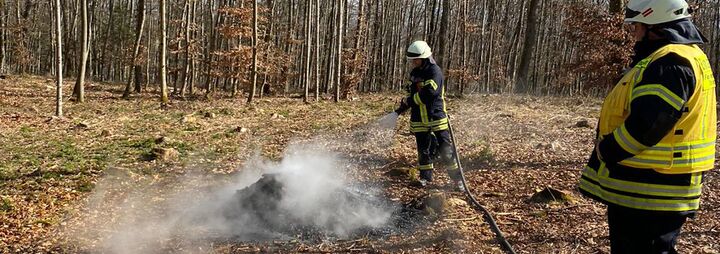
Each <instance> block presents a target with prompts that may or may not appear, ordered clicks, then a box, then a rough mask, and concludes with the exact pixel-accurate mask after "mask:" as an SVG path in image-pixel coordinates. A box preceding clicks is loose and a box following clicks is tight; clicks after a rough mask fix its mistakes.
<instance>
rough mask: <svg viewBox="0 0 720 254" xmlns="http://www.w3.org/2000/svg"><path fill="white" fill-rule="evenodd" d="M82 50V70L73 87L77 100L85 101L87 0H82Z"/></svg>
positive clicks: (87, 26)
mask: <svg viewBox="0 0 720 254" xmlns="http://www.w3.org/2000/svg"><path fill="white" fill-rule="evenodd" d="M81 5H82V6H81V7H80V8H82V52H80V70H79V72H78V74H77V75H78V76H77V82H75V88H74V89H73V95H74V96H75V100H76V101H77V102H80V103H82V102H85V70H87V60H88V53H89V52H88V43H89V42H88V33H89V32H88V28H89V25H88V9H87V7H88V6H87V0H82V4H81Z"/></svg>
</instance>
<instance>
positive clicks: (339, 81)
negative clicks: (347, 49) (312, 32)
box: [335, 0, 345, 102]
mask: <svg viewBox="0 0 720 254" xmlns="http://www.w3.org/2000/svg"><path fill="white" fill-rule="evenodd" d="M337 4H338V12H337V14H338V16H337V19H338V23H337V34H338V37H337V59H336V60H337V64H336V65H335V67H336V70H335V71H336V77H335V102H339V101H340V89H341V86H342V74H343V71H342V55H343V31H344V30H345V29H344V28H343V24H344V23H343V18H344V17H345V15H344V11H345V0H337Z"/></svg>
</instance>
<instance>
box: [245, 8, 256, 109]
mask: <svg viewBox="0 0 720 254" xmlns="http://www.w3.org/2000/svg"><path fill="white" fill-rule="evenodd" d="M252 2H253V39H252V61H253V63H252V65H253V67H252V90H250V94H249V95H248V100H247V102H248V103H252V100H253V97H255V93H256V91H255V90H257V74H258V73H257V71H258V68H257V64H258V52H257V50H258V6H257V1H256V0H253V1H252Z"/></svg>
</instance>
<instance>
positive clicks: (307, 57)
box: [303, 1, 313, 103]
mask: <svg viewBox="0 0 720 254" xmlns="http://www.w3.org/2000/svg"><path fill="white" fill-rule="evenodd" d="M312 2H313V1H306V3H305V71H304V73H305V75H304V76H305V81H304V82H303V83H304V84H305V85H304V86H305V95H304V96H303V101H304V102H305V103H307V102H309V101H310V99H309V98H308V97H310V78H311V77H312V76H310V48H312V38H313V36H311V35H310V25H311V24H310V20H311V19H310V17H311V16H312V9H313V8H312Z"/></svg>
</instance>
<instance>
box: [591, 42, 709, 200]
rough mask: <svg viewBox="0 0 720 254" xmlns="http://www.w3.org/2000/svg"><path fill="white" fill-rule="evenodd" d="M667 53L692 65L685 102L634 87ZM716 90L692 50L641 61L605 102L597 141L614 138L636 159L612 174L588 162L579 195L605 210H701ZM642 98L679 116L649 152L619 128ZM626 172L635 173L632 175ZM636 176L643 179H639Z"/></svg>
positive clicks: (676, 49) (671, 48) (661, 52)
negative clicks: (656, 99) (606, 206)
mask: <svg viewBox="0 0 720 254" xmlns="http://www.w3.org/2000/svg"><path fill="white" fill-rule="evenodd" d="M669 53H675V54H677V55H679V56H680V57H683V58H685V59H687V60H688V62H690V64H691V65H692V69H693V71H694V74H695V82H696V83H695V90H694V92H693V94H692V96H691V97H690V98H689V99H688V101H684V100H683V99H682V98H680V97H678V96H677V95H675V94H673V93H672V92H670V91H669V90H667V89H666V88H665V87H663V86H661V85H659V84H658V85H653V84H645V85H642V86H639V87H636V85H637V83H638V82H640V81H641V80H642V77H643V72H644V71H645V69H646V68H647V66H648V65H649V64H650V63H652V62H653V61H655V60H657V59H659V58H661V57H663V56H665V55H667V54H669ZM714 88H715V80H714V78H713V74H712V71H711V69H710V63H709V62H708V60H707V57H706V56H705V54H704V53H703V52H702V50H700V48H698V47H697V46H695V45H667V46H665V47H662V48H660V49H658V50H657V51H655V52H654V53H653V54H652V55H650V56H649V57H647V58H646V59H644V60H642V61H640V62H639V63H638V64H637V65H635V67H634V68H633V69H632V70H630V71H629V72H627V73H626V74H625V76H624V77H623V78H622V79H621V80H620V82H618V84H617V85H616V86H615V87H614V88H613V90H612V92H611V93H610V94H609V95H608V96H607V98H606V99H605V101H604V103H603V107H602V110H601V115H600V121H599V133H598V134H599V137H603V136H606V135H613V136H614V138H615V139H616V141H617V142H618V144H619V145H620V146H621V147H622V148H623V149H625V150H627V151H628V152H630V153H632V154H635V156H633V157H630V158H628V159H625V160H623V161H620V162H618V164H619V166H616V167H613V168H608V167H607V166H606V164H605V163H604V162H602V161H601V160H599V158H598V157H597V156H593V157H591V158H590V161H591V163H588V166H586V167H585V169H584V171H583V173H582V178H581V179H580V185H579V187H580V191H581V192H582V193H583V194H585V195H589V196H591V197H593V198H595V199H597V200H601V201H604V202H606V203H609V204H615V205H620V206H624V207H629V208H635V209H641V210H652V211H668V212H683V211H692V210H697V209H698V208H699V207H700V196H701V193H702V177H703V171H707V170H710V169H712V168H713V165H714V162H715V139H716V118H717V116H716V101H715V89H714ZM646 95H651V96H659V97H660V98H662V99H663V100H664V101H666V102H667V103H668V104H670V105H672V106H673V107H675V109H678V110H681V111H682V112H683V115H682V116H681V118H680V120H679V121H678V122H677V123H676V125H675V127H674V129H673V130H672V131H670V132H669V133H668V134H667V135H666V136H665V137H663V139H662V140H661V141H660V142H659V143H658V144H656V145H654V146H652V147H646V146H644V145H643V144H641V143H640V142H638V141H637V140H636V139H635V138H633V137H632V136H631V135H629V134H628V132H627V130H626V129H625V126H624V125H623V123H624V122H625V119H626V118H627V117H628V116H629V115H630V103H631V102H632V101H633V100H634V99H635V98H637V97H640V96H646ZM623 166H625V167H623ZM593 167H596V168H593ZM628 167H630V168H628ZM632 168H635V169H632ZM627 170H636V171H637V172H636V173H635V174H633V173H630V172H627ZM620 171H622V172H620ZM613 172H614V173H613ZM638 175H643V176H647V178H644V177H643V178H638V177H637V176H638ZM626 176H632V177H629V178H628V177H626ZM673 178H674V179H675V180H679V181H670V182H674V184H670V183H669V182H667V181H668V180H669V179H673Z"/></svg>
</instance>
